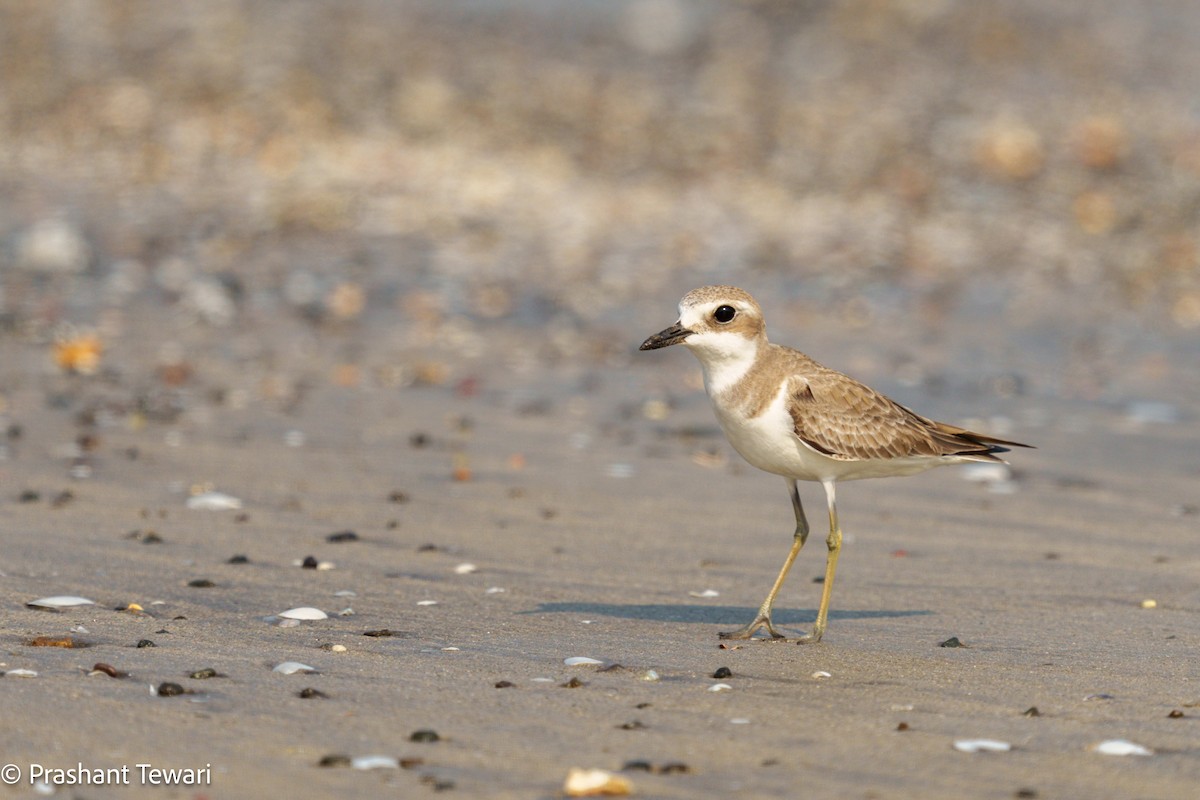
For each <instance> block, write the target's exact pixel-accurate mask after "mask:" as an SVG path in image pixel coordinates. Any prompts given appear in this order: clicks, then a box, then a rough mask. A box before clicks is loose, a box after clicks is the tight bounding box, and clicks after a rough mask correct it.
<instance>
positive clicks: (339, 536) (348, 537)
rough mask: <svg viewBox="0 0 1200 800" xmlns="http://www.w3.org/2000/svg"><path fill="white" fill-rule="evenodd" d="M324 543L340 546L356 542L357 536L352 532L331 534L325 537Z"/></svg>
mask: <svg viewBox="0 0 1200 800" xmlns="http://www.w3.org/2000/svg"><path fill="white" fill-rule="evenodd" d="M325 541H327V542H332V543H333V544H342V543H345V542H357V541H358V534H357V533H355V532H354V531H338V532H337V533H331V534H329V535H328V536H326V537H325Z"/></svg>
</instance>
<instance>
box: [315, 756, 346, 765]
mask: <svg viewBox="0 0 1200 800" xmlns="http://www.w3.org/2000/svg"><path fill="white" fill-rule="evenodd" d="M317 766H318V767H348V766H350V756H347V755H343V754H341V753H331V754H330V755H327V756H321V760H320V761H318V762H317Z"/></svg>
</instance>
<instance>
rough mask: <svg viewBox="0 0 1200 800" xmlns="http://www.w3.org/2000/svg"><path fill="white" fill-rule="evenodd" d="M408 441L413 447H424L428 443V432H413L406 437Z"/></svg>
mask: <svg viewBox="0 0 1200 800" xmlns="http://www.w3.org/2000/svg"><path fill="white" fill-rule="evenodd" d="M408 443H409V444H410V445H412V446H413V447H418V448H419V447H425V446H426V445H428V444H429V434H427V433H414V434H413V435H412V436H410V437H408Z"/></svg>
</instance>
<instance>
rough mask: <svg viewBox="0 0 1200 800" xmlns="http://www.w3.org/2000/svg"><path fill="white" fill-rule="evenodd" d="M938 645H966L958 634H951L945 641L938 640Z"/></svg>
mask: <svg viewBox="0 0 1200 800" xmlns="http://www.w3.org/2000/svg"><path fill="white" fill-rule="evenodd" d="M938 647H966V645H965V644H963V643H962V642H961V641H959V639H958V637H957V636H951V637H950V638H949V639H947V640H946V641H944V642H938Z"/></svg>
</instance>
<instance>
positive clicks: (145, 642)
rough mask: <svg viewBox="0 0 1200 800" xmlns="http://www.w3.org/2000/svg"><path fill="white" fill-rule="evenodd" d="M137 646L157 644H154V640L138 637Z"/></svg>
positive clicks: (153, 645) (154, 645)
mask: <svg viewBox="0 0 1200 800" xmlns="http://www.w3.org/2000/svg"><path fill="white" fill-rule="evenodd" d="M137 646H138V647H158V645H156V644H155V643H154V642H152V641H150V640H149V639H138V643H137Z"/></svg>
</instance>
